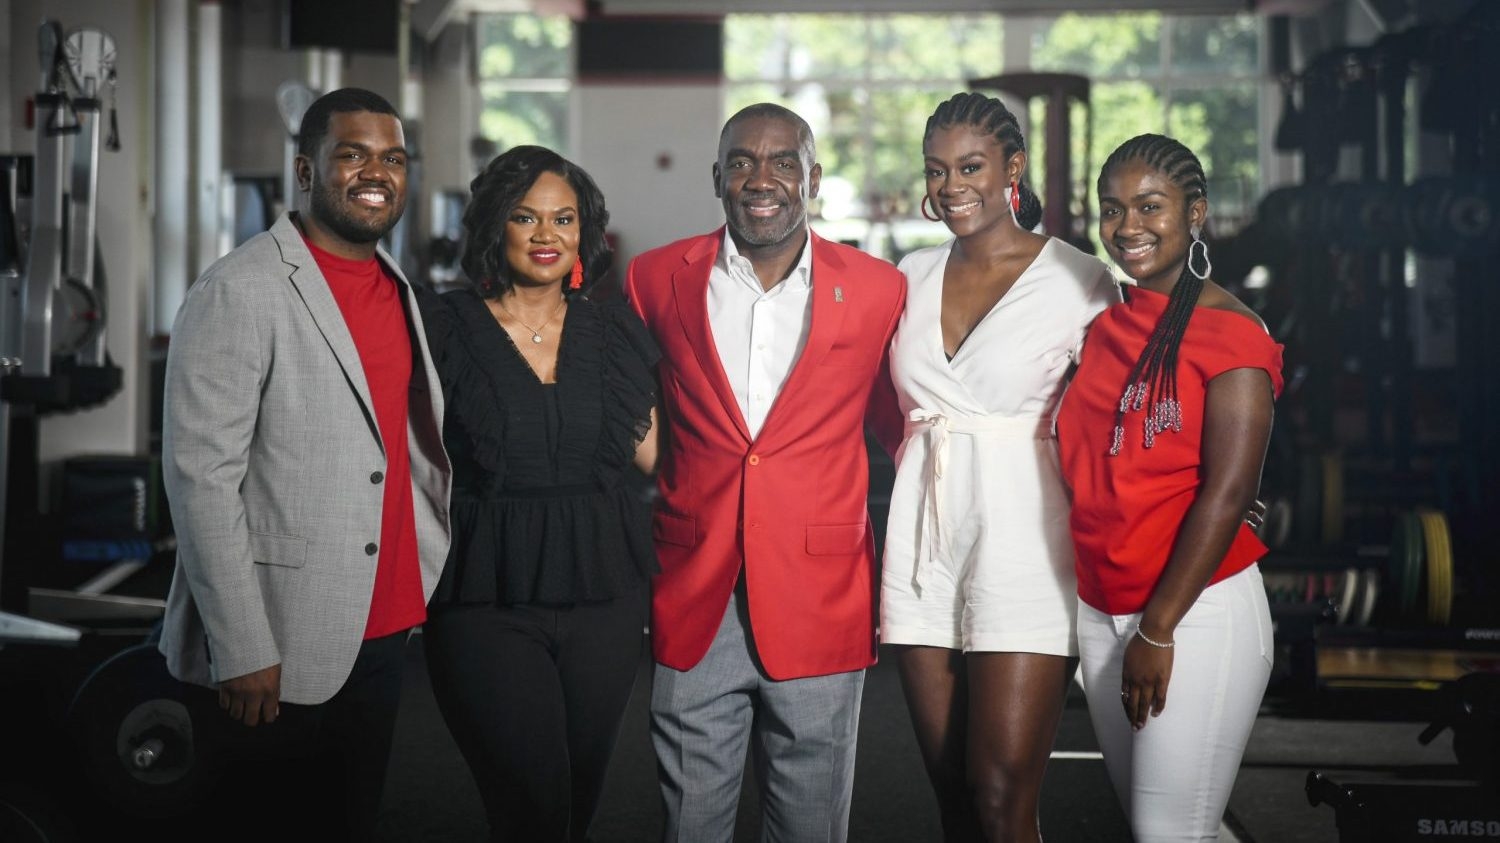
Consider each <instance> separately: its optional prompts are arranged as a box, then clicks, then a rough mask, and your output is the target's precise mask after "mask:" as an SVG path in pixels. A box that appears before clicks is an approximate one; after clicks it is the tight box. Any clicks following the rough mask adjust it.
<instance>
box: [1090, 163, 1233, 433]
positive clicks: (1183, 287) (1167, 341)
mask: <svg viewBox="0 0 1500 843" xmlns="http://www.w3.org/2000/svg"><path fill="white" fill-rule="evenodd" d="M1130 161H1140V162H1142V163H1144V164H1145V165H1147V166H1148V167H1151V168H1152V169H1154V170H1156V171H1157V172H1159V173H1161V174H1162V175H1164V176H1166V177H1167V178H1168V179H1169V180H1170V181H1171V182H1172V184H1174V185H1176V186H1177V187H1178V188H1179V189H1180V190H1182V193H1183V197H1184V201H1185V204H1186V207H1188V208H1191V207H1192V204H1193V203H1194V202H1196V201H1198V200H1199V199H1207V198H1208V179H1207V178H1206V177H1205V176H1204V175H1203V165H1202V164H1201V163H1199V161H1198V156H1196V155H1194V154H1193V151H1192V150H1190V149H1188V148H1187V147H1186V146H1183V145H1182V143H1181V142H1179V141H1177V140H1176V139H1174V138H1169V137H1166V136H1165V135H1149V134H1148V135H1137V136H1135V137H1133V138H1131V139H1130V140H1128V141H1126V142H1124V143H1122V144H1120V146H1119V148H1118V149H1116V150H1115V151H1114V152H1112V153H1110V155H1109V158H1108V159H1107V160H1105V162H1104V167H1103V168H1102V169H1101V170H1100V171H1099V183H1098V185H1097V189H1098V190H1100V191H1101V193H1100V195H1103V193H1102V191H1103V190H1104V183H1105V181H1106V180H1107V179H1108V178H1109V174H1110V173H1111V172H1112V171H1113V170H1114V169H1115V168H1116V167H1118V166H1119V165H1121V164H1124V163H1126V162H1130ZM1193 233H1194V237H1193V239H1194V240H1197V239H1198V238H1197V236H1196V235H1197V232H1196V231H1195V232H1193ZM1192 264H1193V260H1192V249H1191V248H1189V250H1188V257H1187V259H1186V260H1184V261H1183V262H1182V272H1181V273H1180V274H1179V275H1178V276H1177V283H1176V284H1175V285H1173V287H1172V294H1171V295H1170V296H1169V297H1168V299H1167V309H1166V311H1165V312H1164V313H1162V316H1161V318H1160V319H1158V320H1157V322H1156V328H1155V329H1154V330H1152V332H1151V337H1150V338H1149V339H1147V340H1146V347H1145V348H1144V349H1142V350H1141V356H1140V357H1139V358H1137V359H1136V361H1135V366H1134V368H1132V369H1131V370H1130V376H1129V377H1127V378H1126V379H1125V390H1124V392H1123V393H1122V394H1121V395H1120V404H1119V406H1118V407H1116V408H1115V427H1114V433H1113V437H1112V438H1111V440H1110V447H1109V453H1110V456H1115V455H1117V454H1119V453H1120V446H1121V445H1122V444H1123V443H1124V441H1125V414H1126V413H1127V412H1131V411H1135V410H1139V409H1141V407H1142V406H1145V407H1147V408H1148V409H1147V411H1146V421H1145V423H1144V425H1143V426H1144V428H1145V434H1144V445H1145V447H1147V448H1149V447H1151V446H1152V445H1153V444H1155V442H1156V434H1158V433H1161V432H1163V431H1168V430H1170V431H1172V432H1174V433H1175V432H1178V431H1181V430H1182V406H1181V405H1180V404H1179V403H1178V402H1177V352H1178V350H1179V349H1180V348H1181V346H1182V337H1183V334H1185V333H1186V332H1187V326H1188V320H1189V319H1191V318H1192V317H1193V308H1194V307H1195V306H1196V305H1197V303H1198V296H1199V294H1201V293H1202V292H1203V280H1204V279H1202V278H1199V277H1198V276H1197V275H1195V274H1194V273H1193V271H1192ZM1204 274H1205V275H1207V272H1206V271H1205V273H1204Z"/></svg>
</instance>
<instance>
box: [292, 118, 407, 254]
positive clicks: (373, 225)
mask: <svg viewBox="0 0 1500 843" xmlns="http://www.w3.org/2000/svg"><path fill="white" fill-rule="evenodd" d="M296 172H297V182H298V186H299V187H300V188H301V189H302V190H305V191H308V192H309V208H308V213H307V219H306V223H307V226H306V228H307V234H308V237H309V238H310V239H312V240H313V242H314V243H315V244H317V245H318V246H319V247H320V248H324V249H327V250H328V251H332V252H335V253H347V252H350V251H351V250H352V251H355V252H373V250H374V246H375V243H376V241H378V240H379V239H380V238H382V237H384V236H385V234H386V232H388V231H390V230H391V228H392V227H393V226H395V224H396V222H397V221H398V220H400V219H401V212H402V211H403V210H404V209H405V207H406V137H405V135H404V133H403V132H402V130H401V121H400V120H398V119H397V118H396V117H395V116H394V115H390V114H376V113H374V112H371V111H344V112H335V113H334V114H332V115H330V116H329V118H328V134H327V135H326V136H325V137H324V138H323V142H322V144H321V145H320V146H319V147H318V157H317V160H313V159H310V158H308V157H307V156H305V155H299V156H297V159H296Z"/></svg>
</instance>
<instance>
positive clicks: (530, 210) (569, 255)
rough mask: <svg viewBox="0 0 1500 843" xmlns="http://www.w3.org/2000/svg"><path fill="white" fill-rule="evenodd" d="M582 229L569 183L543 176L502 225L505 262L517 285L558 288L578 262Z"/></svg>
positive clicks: (545, 173) (544, 174)
mask: <svg viewBox="0 0 1500 843" xmlns="http://www.w3.org/2000/svg"><path fill="white" fill-rule="evenodd" d="M581 232H582V225H581V223H580V221H579V219H578V194H577V193H576V192H575V191H574V190H573V186H572V185H571V184H568V180H567V179H565V178H563V177H562V176H560V175H558V174H557V173H550V172H544V173H542V174H541V175H540V176H537V179H536V181H534V182H532V184H531V189H530V190H528V191H526V195H525V196H523V197H521V201H520V202H518V203H516V206H515V207H514V208H512V209H511V210H510V216H509V217H508V218H507V219H506V221H505V261H506V263H508V264H510V268H511V272H512V278H513V280H514V281H515V283H517V284H521V285H531V286H546V285H549V284H561V283H562V282H563V279H565V278H567V277H568V276H569V274H570V273H572V271H573V264H575V263H577V262H578V242H579V239H580V233H581Z"/></svg>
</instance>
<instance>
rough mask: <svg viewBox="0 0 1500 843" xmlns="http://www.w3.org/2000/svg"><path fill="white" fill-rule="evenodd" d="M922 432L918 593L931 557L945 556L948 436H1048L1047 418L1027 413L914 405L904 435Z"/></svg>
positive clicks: (1018, 438) (916, 565) (915, 571)
mask: <svg viewBox="0 0 1500 843" xmlns="http://www.w3.org/2000/svg"><path fill="white" fill-rule="evenodd" d="M920 435H926V436H927V439H928V452H929V456H928V460H927V471H926V477H925V478H924V485H925V486H926V493H927V494H926V498H927V501H926V503H925V505H924V506H923V507H922V517H921V519H920V521H919V523H920V528H921V531H922V541H923V544H924V546H925V552H923V553H918V554H917V558H916V559H915V560H913V563H912V587H913V588H914V589H916V592H917V594H918V595H919V596H920V595H921V593H922V588H923V586H925V585H926V584H927V576H928V572H929V569H930V568H931V565H932V562H933V560H935V559H937V558H939V557H940V556H946V555H947V553H948V545H947V543H946V541H945V540H944V537H943V536H942V534H941V530H942V523H943V482H942V481H943V474H944V472H946V471H947V469H948V440H949V437H950V436H954V435H958V436H973V437H975V438H983V439H989V440H994V441H1011V442H1016V441H1024V440H1027V439H1038V440H1041V439H1052V438H1053V433H1052V421H1051V419H1046V418H1040V417H1027V416H950V415H947V414H946V413H943V412H941V411H938V410H925V409H922V408H920V407H918V408H917V409H915V410H912V411H911V413H910V414H909V415H908V416H907V422H906V436H907V437H908V438H910V437H912V436H920Z"/></svg>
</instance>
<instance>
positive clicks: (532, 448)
mask: <svg viewBox="0 0 1500 843" xmlns="http://www.w3.org/2000/svg"><path fill="white" fill-rule="evenodd" d="M470 188H471V190H472V192H473V197H472V199H471V200H470V203H469V207H468V209H467V210H466V211H465V212H464V229H465V231H466V235H467V242H468V245H467V247H466V248H465V250H464V255H463V266H464V270H465V272H467V273H468V275H469V277H470V278H471V279H474V280H475V284H474V287H473V289H465V290H457V291H454V292H451V293H447V294H445V295H443V296H441V297H439V296H437V295H434V294H430V293H429V294H426V295H424V296H423V297H422V315H423V319H424V320H425V322H426V326H427V333H428V339H429V342H430V344H431V346H432V354H433V358H434V360H435V361H436V365H437V369H438V373H439V375H440V376H441V378H442V382H443V392H444V396H445V398H446V403H447V415H446V421H445V423H444V437H443V438H444V441H445V442H446V444H447V447H448V453H449V456H450V457H451V459H452V461H453V500H452V506H451V519H452V526H453V547H452V551H451V552H450V554H449V556H448V564H447V567H446V568H445V569H444V571H443V576H442V579H441V581H440V582H439V583H438V587H437V592H436V594H435V595H434V596H433V598H432V603H431V605H430V607H429V618H428V621H427V624H426V626H425V628H424V640H425V642H426V651H427V661H428V669H429V671H430V673H431V675H432V685H433V690H434V691H435V693H436V695H437V701H438V705H439V707H440V708H441V710H442V713H443V719H444V720H445V721H447V724H448V728H449V729H450V730H451V731H452V733H453V736H454V738H455V739H456V740H457V742H458V746H459V749H460V750H461V751H462V752H463V755H464V758H465V760H467V761H468V764H469V768H470V769H471V770H472V771H473V773H474V778H475V779H476V780H477V782H478V784H479V789H480V793H481V795H482V796H483V798H484V805H485V810H486V812H487V813H488V815H489V821H490V829H491V834H492V836H493V838H494V839H496V840H526V841H553V840H558V841H563V840H569V839H571V840H582V839H584V837H585V835H586V833H587V832H588V826H589V822H590V820H591V819H592V818H593V815H594V809H595V807H596V806H597V805H598V802H599V792H600V788H601V786H602V784H603V781H604V772H605V767H606V766H607V763H608V760H609V755H610V753H611V751H612V750H613V748H614V742H615V736H616V734H617V732H618V730H619V724H620V719H621V716H622V715H623V713H624V711H625V704H626V701H627V699H628V698H629V696H630V689H631V685H632V684H633V683H634V680H635V673H636V668H637V666H638V665H639V664H640V655H641V648H642V646H643V643H644V633H643V630H644V627H645V624H646V618H647V604H648V583H649V579H650V576H651V575H652V574H653V573H655V571H656V556H655V552H654V550H653V548H652V542H651V517H650V508H649V504H648V503H647V502H645V501H644V500H643V499H642V498H641V497H640V496H639V495H638V494H637V493H636V492H635V490H634V489H633V488H632V487H631V484H629V483H628V482H627V480H628V474H627V472H629V471H631V470H632V465H633V466H634V467H635V468H637V469H640V470H641V471H645V472H650V471H651V470H652V469H653V467H654V462H655V458H656V425H655V411H654V408H655V404H656V378H655V373H654V365H655V363H656V360H657V357H658V352H657V350H656V346H655V345H654V344H653V343H652V341H651V338H650V336H649V335H648V334H647V333H646V329H645V327H644V326H643V325H642V324H641V322H640V320H639V319H638V318H637V317H636V315H635V313H634V312H632V311H631V310H630V309H629V308H628V307H627V306H625V305H624V304H623V303H622V302H621V301H620V300H619V299H615V300H613V301H610V302H607V303H606V302H598V301H594V300H591V299H590V298H589V296H588V295H587V294H586V290H587V289H588V286H587V282H591V281H595V280H597V279H599V278H600V277H601V276H602V275H603V274H604V272H605V271H606V270H607V268H608V265H609V259H610V253H609V249H608V247H607V246H606V244H605V240H604V227H605V225H606V223H607V222H608V221H609V213H608V212H607V211H606V210H605V208H604V197H603V196H602V195H600V193H599V188H598V187H596V186H595V185H594V182H593V179H591V178H589V176H588V174H587V173H585V172H584V171H583V170H582V169H580V168H579V167H578V166H576V165H575V164H573V163H572V162H570V161H567V160H566V159H564V158H562V157H561V156H559V155H557V154H556V153H554V152H552V151H550V150H547V149H543V148H541V147H536V146H521V147H516V148H514V149H511V150H510V151H508V152H506V153H505V154H503V155H501V156H499V157H498V158H496V159H495V160H494V161H492V162H490V164H489V166H488V167H486V168H485V170H484V172H483V173H481V174H480V175H479V177H478V178H476V179H475V180H474V182H473V184H472V185H470Z"/></svg>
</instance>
